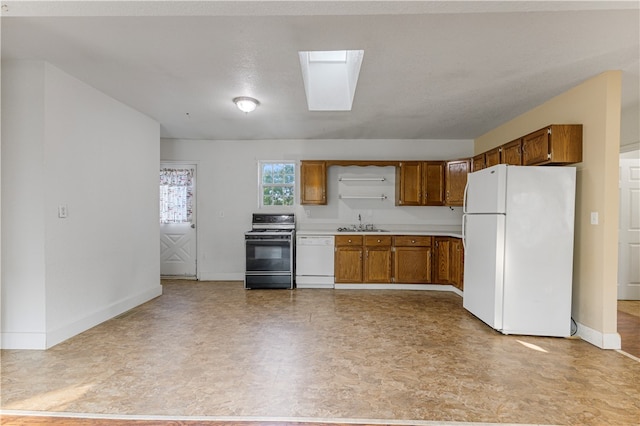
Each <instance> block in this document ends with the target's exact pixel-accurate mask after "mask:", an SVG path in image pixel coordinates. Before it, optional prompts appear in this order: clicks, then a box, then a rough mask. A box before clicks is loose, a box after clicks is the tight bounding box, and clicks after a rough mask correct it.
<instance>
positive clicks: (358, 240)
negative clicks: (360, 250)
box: [336, 235, 362, 246]
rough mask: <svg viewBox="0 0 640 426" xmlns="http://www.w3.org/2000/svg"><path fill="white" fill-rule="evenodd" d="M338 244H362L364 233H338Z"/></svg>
mask: <svg viewBox="0 0 640 426" xmlns="http://www.w3.org/2000/svg"><path fill="white" fill-rule="evenodd" d="M336 245H337V246H361V245H362V235H336Z"/></svg>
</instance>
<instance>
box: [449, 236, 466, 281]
mask: <svg viewBox="0 0 640 426" xmlns="http://www.w3.org/2000/svg"><path fill="white" fill-rule="evenodd" d="M450 266H451V284H453V285H454V286H455V287H457V288H458V289H460V290H464V247H463V245H462V240H461V239H460V238H451V265H450Z"/></svg>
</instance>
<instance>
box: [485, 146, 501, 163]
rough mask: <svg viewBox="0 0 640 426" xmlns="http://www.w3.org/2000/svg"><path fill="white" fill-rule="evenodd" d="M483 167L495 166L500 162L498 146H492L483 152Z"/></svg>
mask: <svg viewBox="0 0 640 426" xmlns="http://www.w3.org/2000/svg"><path fill="white" fill-rule="evenodd" d="M484 162H485V167H491V166H495V165H496V164H500V147H498V148H494V149H492V150H490V151H487V152H485V153H484Z"/></svg>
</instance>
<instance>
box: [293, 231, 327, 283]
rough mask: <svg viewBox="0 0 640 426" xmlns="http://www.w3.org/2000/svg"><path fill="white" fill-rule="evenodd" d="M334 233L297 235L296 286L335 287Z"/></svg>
mask: <svg viewBox="0 0 640 426" xmlns="http://www.w3.org/2000/svg"><path fill="white" fill-rule="evenodd" d="M334 241H335V239H334V236H333V235H298V236H297V237H296V287H298V288H333V287H334V283H335V282H334V273H333V256H334Z"/></svg>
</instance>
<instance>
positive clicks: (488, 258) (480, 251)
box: [463, 214, 505, 330]
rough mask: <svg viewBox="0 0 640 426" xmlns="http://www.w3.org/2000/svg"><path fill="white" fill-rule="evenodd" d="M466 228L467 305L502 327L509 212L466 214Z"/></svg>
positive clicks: (465, 290)
mask: <svg viewBox="0 0 640 426" xmlns="http://www.w3.org/2000/svg"><path fill="white" fill-rule="evenodd" d="M463 220H464V228H465V252H464V295H463V306H464V307H465V309H467V310H468V311H469V312H471V313H472V314H474V315H475V316H477V317H478V318H479V319H481V320H482V321H484V322H485V323H487V324H488V325H490V326H491V327H493V328H495V329H497V330H500V329H502V297H503V296H502V294H503V273H504V229H505V227H504V226H505V216H504V215H500V214H496V215H487V214H481V215H472V214H466V215H464V217H463Z"/></svg>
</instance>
